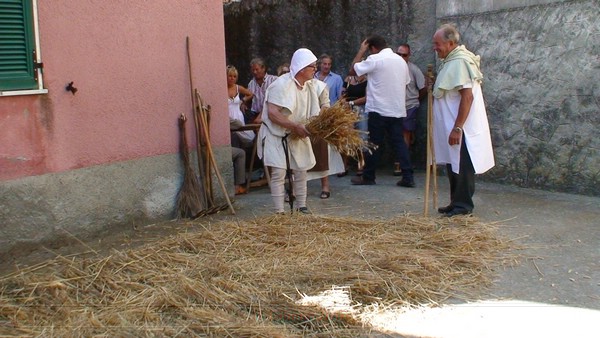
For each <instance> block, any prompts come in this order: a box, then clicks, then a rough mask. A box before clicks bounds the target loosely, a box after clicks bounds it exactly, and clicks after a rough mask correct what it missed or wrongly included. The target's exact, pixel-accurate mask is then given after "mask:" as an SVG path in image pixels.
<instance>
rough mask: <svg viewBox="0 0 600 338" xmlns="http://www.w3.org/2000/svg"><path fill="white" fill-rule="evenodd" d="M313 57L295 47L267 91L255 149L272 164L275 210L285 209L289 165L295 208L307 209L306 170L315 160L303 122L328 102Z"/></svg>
mask: <svg viewBox="0 0 600 338" xmlns="http://www.w3.org/2000/svg"><path fill="white" fill-rule="evenodd" d="M316 61H317V57H316V56H315V55H314V54H313V53H312V52H311V51H310V50H308V49H306V48H300V49H298V50H296V52H294V55H293V56H292V62H291V65H290V72H289V73H287V74H284V75H282V76H280V77H279V78H278V79H277V80H275V82H273V83H272V84H271V85H270V86H269V88H268V89H267V92H266V96H265V104H264V107H263V111H262V126H261V127H260V130H259V132H258V150H257V153H258V156H259V157H260V158H262V160H263V163H264V164H265V166H268V167H270V168H271V182H270V186H271V196H272V198H273V202H274V205H275V212H276V213H283V212H284V207H283V206H284V198H285V185H284V184H285V175H286V169H288V168H289V169H291V170H292V171H293V196H295V199H296V201H297V207H298V211H299V212H302V213H310V212H309V210H308V208H307V207H306V190H307V187H306V171H307V170H309V169H310V168H312V167H313V166H314V165H315V163H316V162H315V156H314V154H313V151H312V147H311V143H310V139H309V138H308V137H307V136H309V132H308V131H307V130H306V127H305V126H304V124H305V123H306V122H307V121H308V119H309V118H310V117H312V116H316V115H318V114H319V112H320V110H321V107H324V106H325V105H328V104H329V97H328V95H329V94H328V91H327V90H326V85H325V83H324V82H322V81H318V80H316V79H314V75H315V70H316V68H317V66H316ZM321 96H322V97H321ZM286 153H287V157H286ZM293 196H290V198H294V197H293Z"/></svg>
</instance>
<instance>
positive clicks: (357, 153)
mask: <svg viewBox="0 0 600 338" xmlns="http://www.w3.org/2000/svg"><path fill="white" fill-rule="evenodd" d="M359 121H360V119H359V118H358V115H357V114H355V113H354V112H353V111H352V110H350V109H349V108H348V106H347V105H346V104H345V103H342V102H340V101H338V102H337V103H335V104H334V105H333V106H331V107H329V108H325V109H323V111H321V113H320V114H319V115H318V116H315V117H312V118H310V119H309V120H308V123H307V124H306V129H307V130H308V131H309V132H310V134H311V136H313V137H317V138H322V139H324V140H325V141H326V142H327V143H328V144H330V145H331V146H332V147H333V148H335V149H336V150H337V151H338V152H339V153H340V154H342V155H346V156H350V157H353V158H355V159H357V160H358V161H359V162H363V153H364V152H365V151H368V152H369V153H370V152H371V151H372V150H373V149H375V148H376V146H375V145H374V144H372V143H370V142H368V141H366V140H365V139H364V137H363V135H364V134H365V133H366V132H364V131H360V130H358V129H355V128H354V124H355V123H357V122H359Z"/></svg>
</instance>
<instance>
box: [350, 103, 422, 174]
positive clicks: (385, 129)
mask: <svg viewBox="0 0 600 338" xmlns="http://www.w3.org/2000/svg"><path fill="white" fill-rule="evenodd" d="M402 130H403V129H402V118H401V117H385V116H381V115H379V114H378V113H376V112H369V141H370V142H371V143H373V144H375V145H377V149H376V150H374V151H373V153H372V154H369V153H366V154H365V168H364V169H363V176H362V177H363V179H365V180H369V181H373V180H375V169H376V168H377V165H378V164H379V160H380V158H381V146H382V145H383V142H384V139H385V137H386V134H387V136H388V137H389V139H390V141H391V144H392V149H393V151H394V158H395V159H398V160H399V161H400V168H401V169H402V177H403V179H406V180H411V181H412V180H413V168H412V164H411V163H410V156H409V154H408V148H407V147H406V143H404V136H403V134H402Z"/></svg>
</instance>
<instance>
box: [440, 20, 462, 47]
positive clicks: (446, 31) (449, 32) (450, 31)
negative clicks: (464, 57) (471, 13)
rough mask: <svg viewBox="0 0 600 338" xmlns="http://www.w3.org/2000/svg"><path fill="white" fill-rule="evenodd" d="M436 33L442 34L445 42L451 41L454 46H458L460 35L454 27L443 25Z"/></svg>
mask: <svg viewBox="0 0 600 338" xmlns="http://www.w3.org/2000/svg"><path fill="white" fill-rule="evenodd" d="M438 31H442V32H443V38H444V40H446V41H452V42H454V43H455V44H458V42H459V41H460V33H459V32H458V29H456V26H454V25H452V24H448V23H447V24H443V25H441V26H440V28H439V29H438Z"/></svg>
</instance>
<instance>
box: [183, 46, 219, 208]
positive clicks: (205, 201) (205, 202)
mask: <svg viewBox="0 0 600 338" xmlns="http://www.w3.org/2000/svg"><path fill="white" fill-rule="evenodd" d="M185 48H186V51H187V61H188V75H189V78H190V97H191V99H192V113H193V114H194V126H195V127H196V157H197V160H198V171H199V172H200V180H201V181H202V182H201V183H202V186H201V188H202V192H201V194H200V195H201V196H202V202H203V205H204V206H205V207H212V206H213V202H212V201H209V200H208V195H207V188H208V187H207V185H206V177H202V174H203V173H204V162H203V161H202V158H203V156H202V147H201V143H202V138H201V136H200V134H201V133H202V132H201V131H200V121H199V120H198V109H197V107H198V105H197V104H196V97H195V95H194V83H193V81H192V58H191V55H190V37H189V36H186V37H185Z"/></svg>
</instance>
